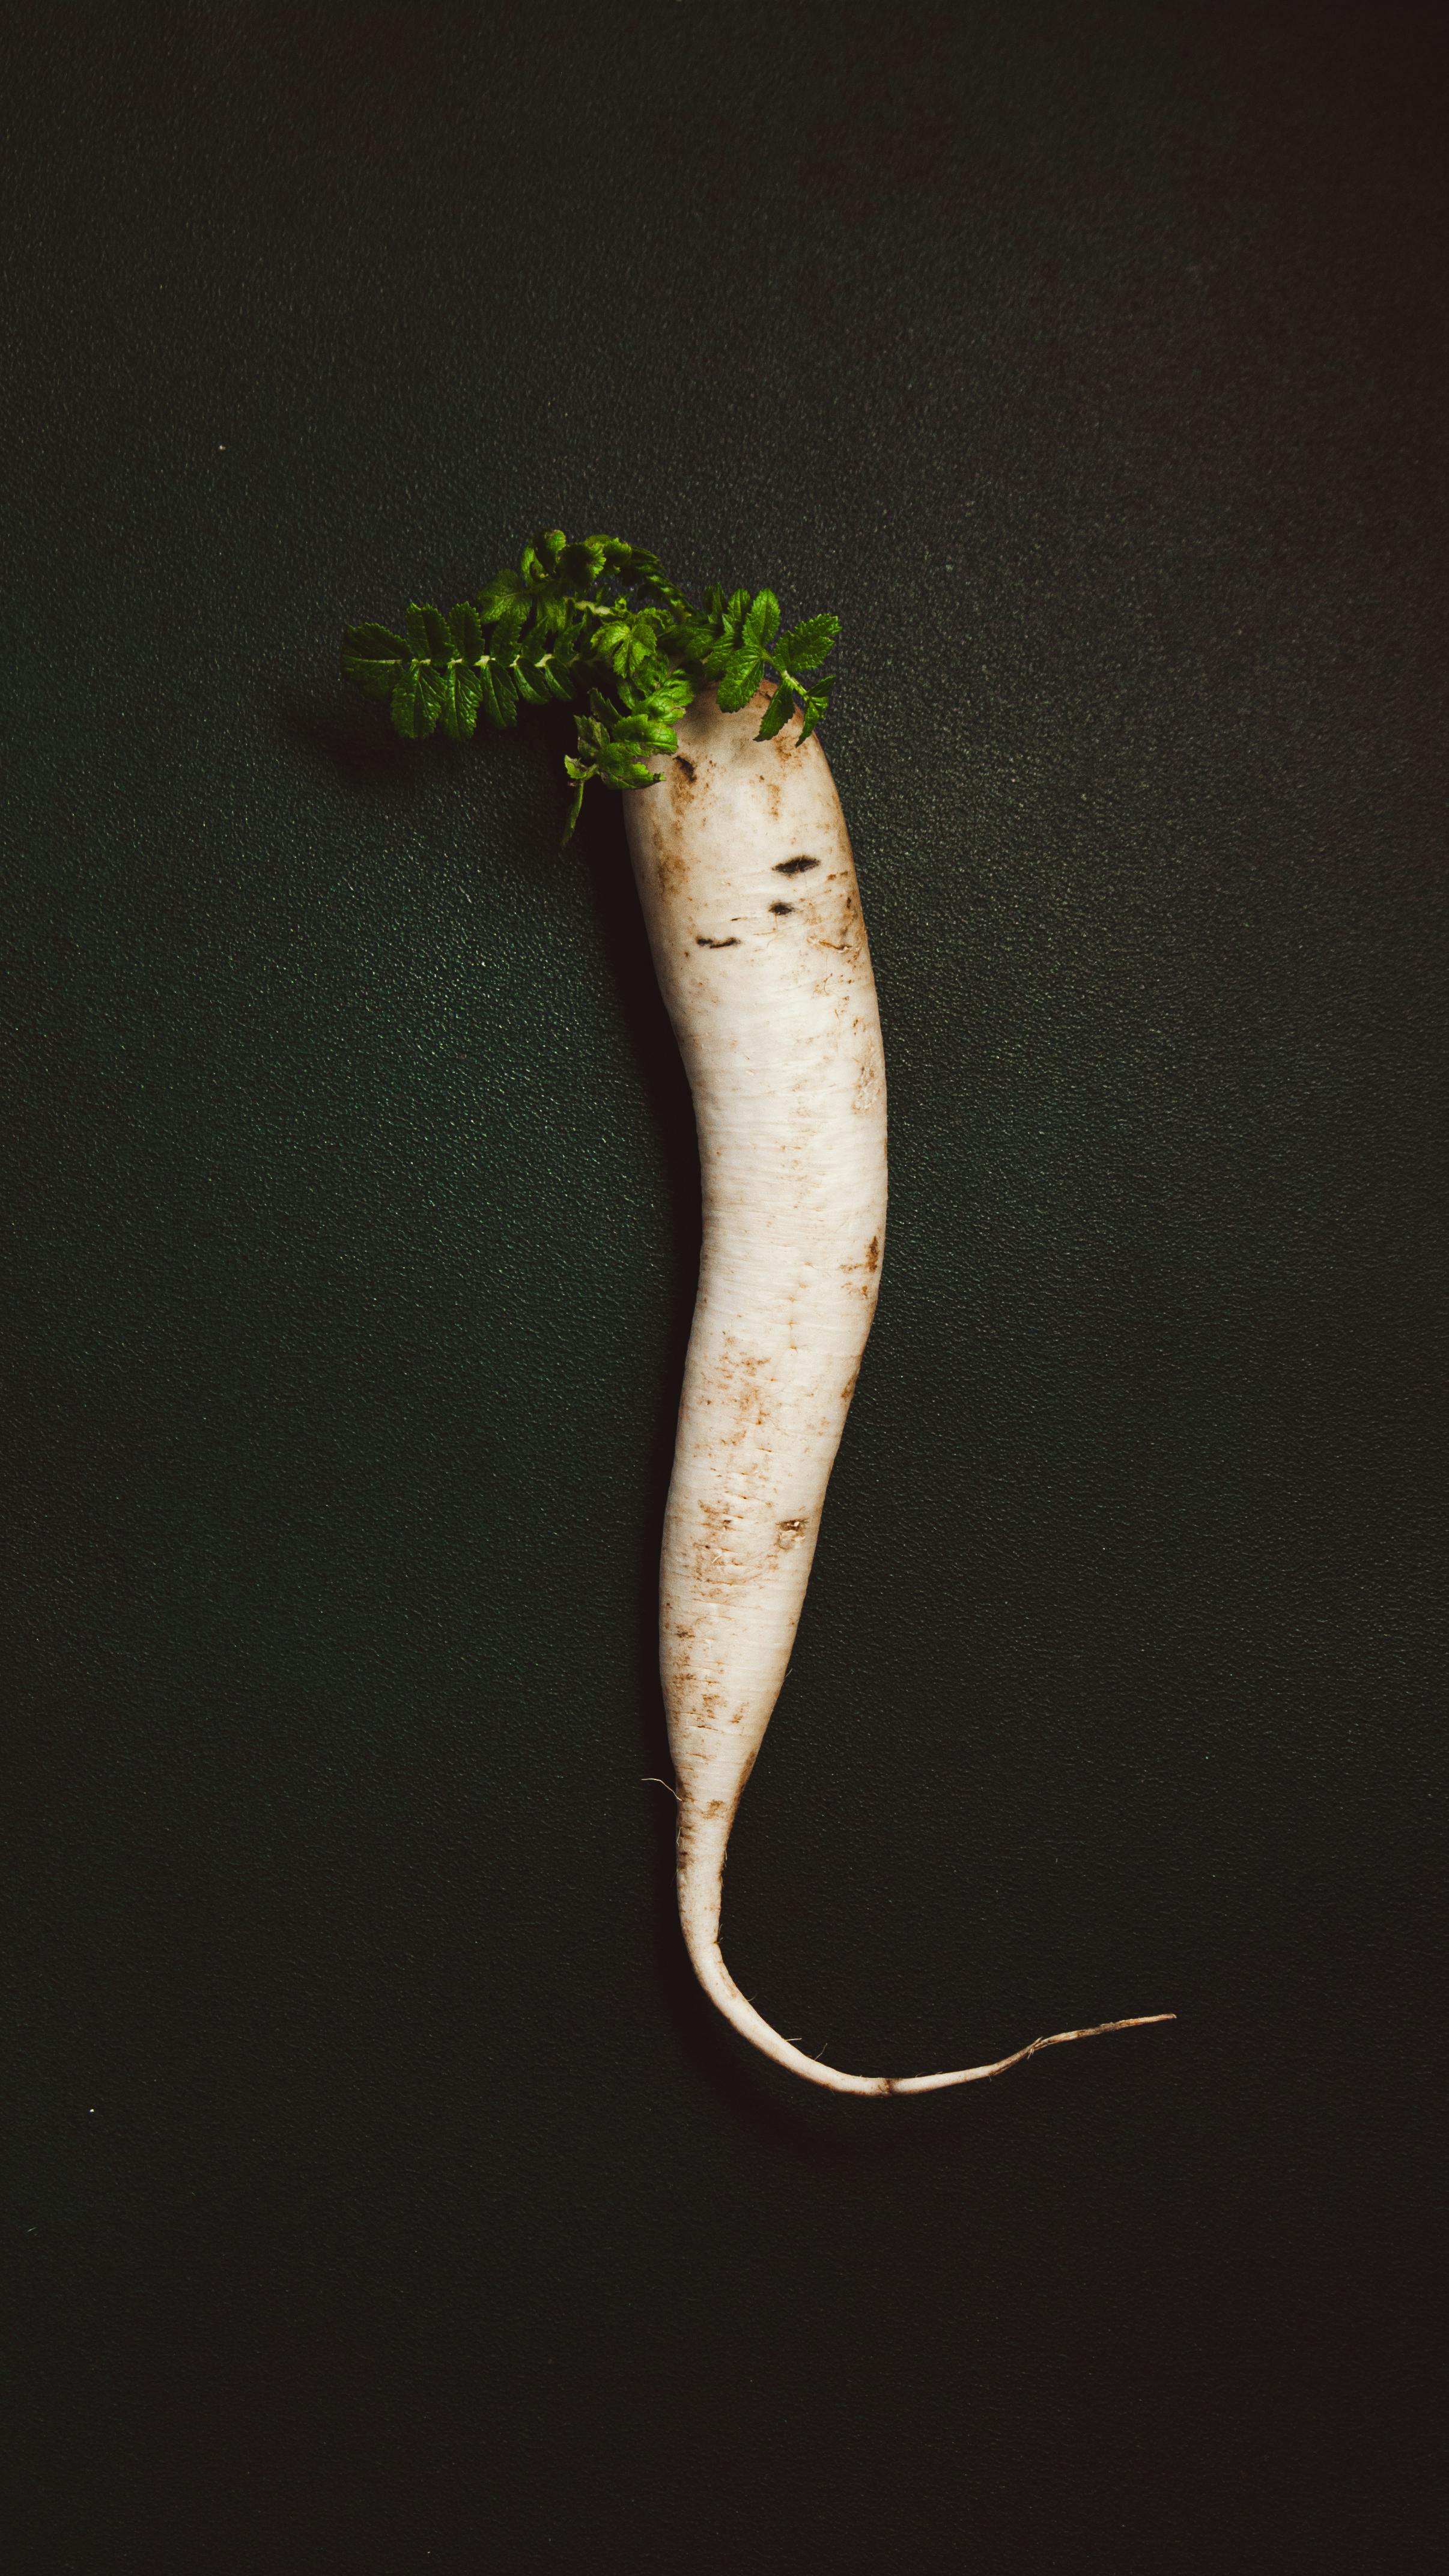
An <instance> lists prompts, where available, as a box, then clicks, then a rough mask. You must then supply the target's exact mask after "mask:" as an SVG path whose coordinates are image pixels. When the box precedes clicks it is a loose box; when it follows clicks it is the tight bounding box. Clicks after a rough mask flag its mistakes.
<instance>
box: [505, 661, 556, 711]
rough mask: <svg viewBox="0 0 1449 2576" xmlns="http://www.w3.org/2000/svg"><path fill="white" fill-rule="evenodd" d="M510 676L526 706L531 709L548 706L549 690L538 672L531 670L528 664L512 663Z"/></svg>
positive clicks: (509, 671) (509, 670) (509, 668)
mask: <svg viewBox="0 0 1449 2576" xmlns="http://www.w3.org/2000/svg"><path fill="white" fill-rule="evenodd" d="M508 676H509V678H510V680H511V681H512V682H513V685H514V687H515V689H516V690H517V691H518V694H519V696H520V697H521V698H522V699H523V700H524V702H525V704H526V705H528V706H530V707H546V706H547V705H548V702H549V698H548V691H547V689H546V688H545V687H544V685H543V682H542V681H541V680H540V679H539V677H538V675H537V672H536V671H534V670H531V669H530V668H529V666H528V664H527V663H526V662H518V661H514V662H510V663H509V665H508Z"/></svg>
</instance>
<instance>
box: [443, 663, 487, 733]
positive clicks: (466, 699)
mask: <svg viewBox="0 0 1449 2576" xmlns="http://www.w3.org/2000/svg"><path fill="white" fill-rule="evenodd" d="M439 677H440V684H441V688H442V704H441V706H440V707H439V710H438V713H439V718H440V721H441V723H442V727H443V731H444V733H446V734H449V735H451V737H452V739H453V741H454V742H468V741H469V740H471V738H472V733H473V728H474V726H475V725H476V724H477V722H478V701H479V698H480V696H481V694H482V688H483V682H482V676H481V674H480V673H479V672H478V671H476V670H475V669H474V668H473V665H472V664H471V663H470V662H450V663H449V664H448V667H447V669H446V670H445V671H443V672H442V673H440V675H439Z"/></svg>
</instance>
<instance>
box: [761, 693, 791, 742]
mask: <svg viewBox="0 0 1449 2576" xmlns="http://www.w3.org/2000/svg"><path fill="white" fill-rule="evenodd" d="M794 704H795V692H794V690H793V689H791V688H789V687H788V686H787V685H786V683H785V681H783V680H782V681H781V682H780V685H779V687H778V688H777V689H776V691H775V694H774V696H773V697H772V699H771V700H770V703H769V705H768V707H767V708H766V710H765V720H764V722H763V724H762V725H761V727H760V730H759V732H758V733H757V734H756V736H755V740H756V742H773V741H774V738H775V736H776V734H777V733H778V732H779V730H780V727H781V725H782V724H788V723H789V721H790V714H791V710H792V709H793V707H794Z"/></svg>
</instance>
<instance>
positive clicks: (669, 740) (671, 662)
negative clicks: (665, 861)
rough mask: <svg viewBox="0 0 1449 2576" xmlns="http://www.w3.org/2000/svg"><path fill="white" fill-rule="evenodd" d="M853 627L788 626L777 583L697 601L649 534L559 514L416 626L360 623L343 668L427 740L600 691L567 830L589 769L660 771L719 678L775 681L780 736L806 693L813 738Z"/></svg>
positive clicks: (345, 649)
mask: <svg viewBox="0 0 1449 2576" xmlns="http://www.w3.org/2000/svg"><path fill="white" fill-rule="evenodd" d="M839 632H840V620H839V618H838V617H829V616H825V617H811V618H807V619H806V621H805V623H804V624H803V625H801V626H794V627H791V628H790V629H789V630H788V631H787V632H785V633H782V632H781V629H780V603H779V601H778V600H777V599H776V597H775V594H774V592H773V591H771V590H758V591H756V592H755V595H754V597H753V598H751V596H750V593H749V592H748V591H747V590H737V591H735V592H734V594H733V595H732V597H730V598H728V599H727V598H726V597H725V594H724V591H723V590H722V589H720V588H718V587H716V588H715V589H713V590H711V591H709V592H707V593H706V595H705V600H704V605H703V607H702V608H696V607H694V606H693V605H692V604H691V602H690V601H689V600H687V599H686V598H685V597H684V594H683V592H682V591H678V590H676V589H675V588H674V585H673V583H672V582H670V581H667V580H666V579H665V577H664V575H663V573H662V572H661V571H660V569H659V563H658V559H657V557H655V556H654V555H652V554H649V553H648V552H646V550H645V549H644V548H643V547H642V546H631V545H628V544H626V543H625V541H624V539H623V538H622V537H578V538H575V539H574V540H573V542H572V543H570V541H569V539H568V538H567V537H566V536H565V535H564V532H563V530H562V528H545V530H544V531H543V534H542V535H541V536H539V537H536V538H535V540H534V542H533V544H532V545H531V546H525V547H524V550H523V558H522V562H521V564H520V566H519V569H518V570H517V571H516V572H515V571H513V570H512V569H511V568H507V569H505V570H504V571H502V572H496V573H495V574H494V575H493V578H492V580H491V581H489V582H486V583H485V584H484V586H483V588H482V590H480V591H479V592H478V593H477V594H476V596H475V597H474V598H472V599H465V600H463V601H461V602H460V603H459V605H458V607H456V608H454V609H450V610H449V612H448V614H447V616H446V617H445V616H444V615H443V613H442V611H441V610H440V609H437V608H420V607H418V605H417V604H416V602H414V604H413V606H412V607H411V608H409V610H408V613H407V632H406V634H404V635H396V634H394V633H393V631H392V629H391V628H390V627H387V626H349V627H347V628H346V629H345V630H344V633H343V639H342V671H343V676H344V678H346V679H349V680H353V681H355V682H356V684H357V686H358V687H359V688H360V689H362V690H363V691H364V692H365V693H366V695H367V696H368V697H370V698H387V699H389V700H390V701H391V705H392V720H393V723H394V724H395V725H396V727H397V730H398V732H399V733H400V734H405V735H406V736H407V738H408V740H409V741H413V742H416V741H420V740H422V738H423V737H424V736H425V735H427V734H430V733H432V732H433V731H434V729H435V728H436V727H437V726H438V725H441V726H442V728H443V731H444V733H446V734H449V735H451V737H452V739H453V740H454V741H455V742H465V741H466V740H467V739H468V737H469V736H470V735H471V734H472V732H473V730H474V727H475V726H476V724H477V722H478V718H479V715H480V714H482V715H483V716H485V717H486V718H487V720H488V722H489V723H490V724H492V725H499V726H502V725H511V724H513V723H515V722H516V720H517V716H518V709H519V705H520V702H522V703H523V704H524V705H527V706H534V707H542V706H547V705H549V703H550V702H551V701H553V700H563V701H567V700H570V699H577V698H578V697H579V696H580V694H581V693H584V692H586V694H587V706H588V712H587V714H580V715H579V716H578V717H577V719H576V721H577V725H578V750H577V753H576V754H570V755H569V756H568V757H567V758H566V759H565V761H564V767H565V769H566V770H567V771H568V774H569V776H570V778H571V779H572V780H573V781H574V797H573V802H572V805H571V806H570V809H569V817H568V821H567V823H566V825H565V827H564V835H563V837H564V839H565V841H567V840H568V838H569V836H570V834H571V833H572V831H573V828H574V825H575V824H576V822H577V821H578V818H579V809H580V807H581V805H582V803H583V798H584V789H585V788H586V787H587V785H588V783H589V780H590V779H591V778H598V779H601V780H602V781H603V784H604V785H605V786H606V787H652V786H655V785H656V784H657V773H656V772H655V771H654V770H652V769H651V768H650V767H649V766H648V758H647V755H648V754H649V753H650V752H672V751H673V750H674V749H675V747H676V743H677V739H678V737H677V734H676V732H675V727H676V725H677V723H678V721H679V718H680V717H681V716H682V715H683V713H684V711H685V709H686V707H687V706H688V705H689V703H690V700H691V699H692V698H693V697H695V696H696V695H697V693H698V692H699V690H701V689H703V688H706V687H708V686H709V685H710V684H711V683H717V684H718V689H719V703H720V705H721V707H722V708H723V709H724V710H725V711H726V713H729V712H732V711H734V710H736V709H738V708H740V707H745V706H748V705H749V702H750V700H751V698H752V697H753V696H754V694H755V692H756V690H757V689H759V688H760V687H762V686H763V685H764V683H765V682H766V681H767V680H768V681H772V682H773V684H774V687H773V694H772V696H771V699H770V703H769V706H768V707H767V708H766V710H765V715H764V719H763V721H762V723H761V725H760V730H759V734H758V737H757V739H758V740H759V741H761V742H768V741H769V740H770V737H771V736H772V735H773V734H777V733H778V732H779V730H780V728H781V726H782V725H783V724H784V723H785V722H786V721H787V720H788V718H789V716H790V715H791V714H792V712H793V711H794V709H795V708H796V707H798V708H799V710H800V714H801V717H802V719H803V721H802V723H801V727H800V739H801V741H802V742H803V741H804V740H805V737H806V735H807V734H809V733H813V731H814V729H815V727H816V725H817V724H818V723H819V721H820V718H821V717H822V716H823V715H824V713H825V710H826V707H827V705H828V704H829V700H830V689H831V680H832V677H833V675H832V674H831V673H828V672H822V670H821V665H822V663H823V662H824V661H825V659H826V657H827V655H828V654H829V652H830V650H831V647H832V645H833V644H834V642H835V639H836V637H837V635H838V634H839Z"/></svg>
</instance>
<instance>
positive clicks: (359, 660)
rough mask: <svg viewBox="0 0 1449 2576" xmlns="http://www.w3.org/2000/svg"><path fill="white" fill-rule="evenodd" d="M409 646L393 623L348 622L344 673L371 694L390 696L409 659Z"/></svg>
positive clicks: (377, 696) (344, 641) (343, 653)
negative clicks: (394, 628) (382, 624)
mask: <svg viewBox="0 0 1449 2576" xmlns="http://www.w3.org/2000/svg"><path fill="white" fill-rule="evenodd" d="M408 658H409V656H408V648H407V644H406V642H405V640H404V638H403V637H402V636H401V635H394V633H393V631H392V629H391V627H390V626H347V627H344V629H343V633H342V676H343V678H344V680H351V681H353V682H354V684H355V685H356V686H357V687H358V688H359V689H361V690H362V691H363V692H364V693H365V695H366V696H368V697H369V698H390V697H391V695H392V693H393V690H394V688H395V687H396V685H397V681H398V678H399V675H400V673H401V671H402V668H403V666H404V664H405V663H406V662H407V660H408Z"/></svg>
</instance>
